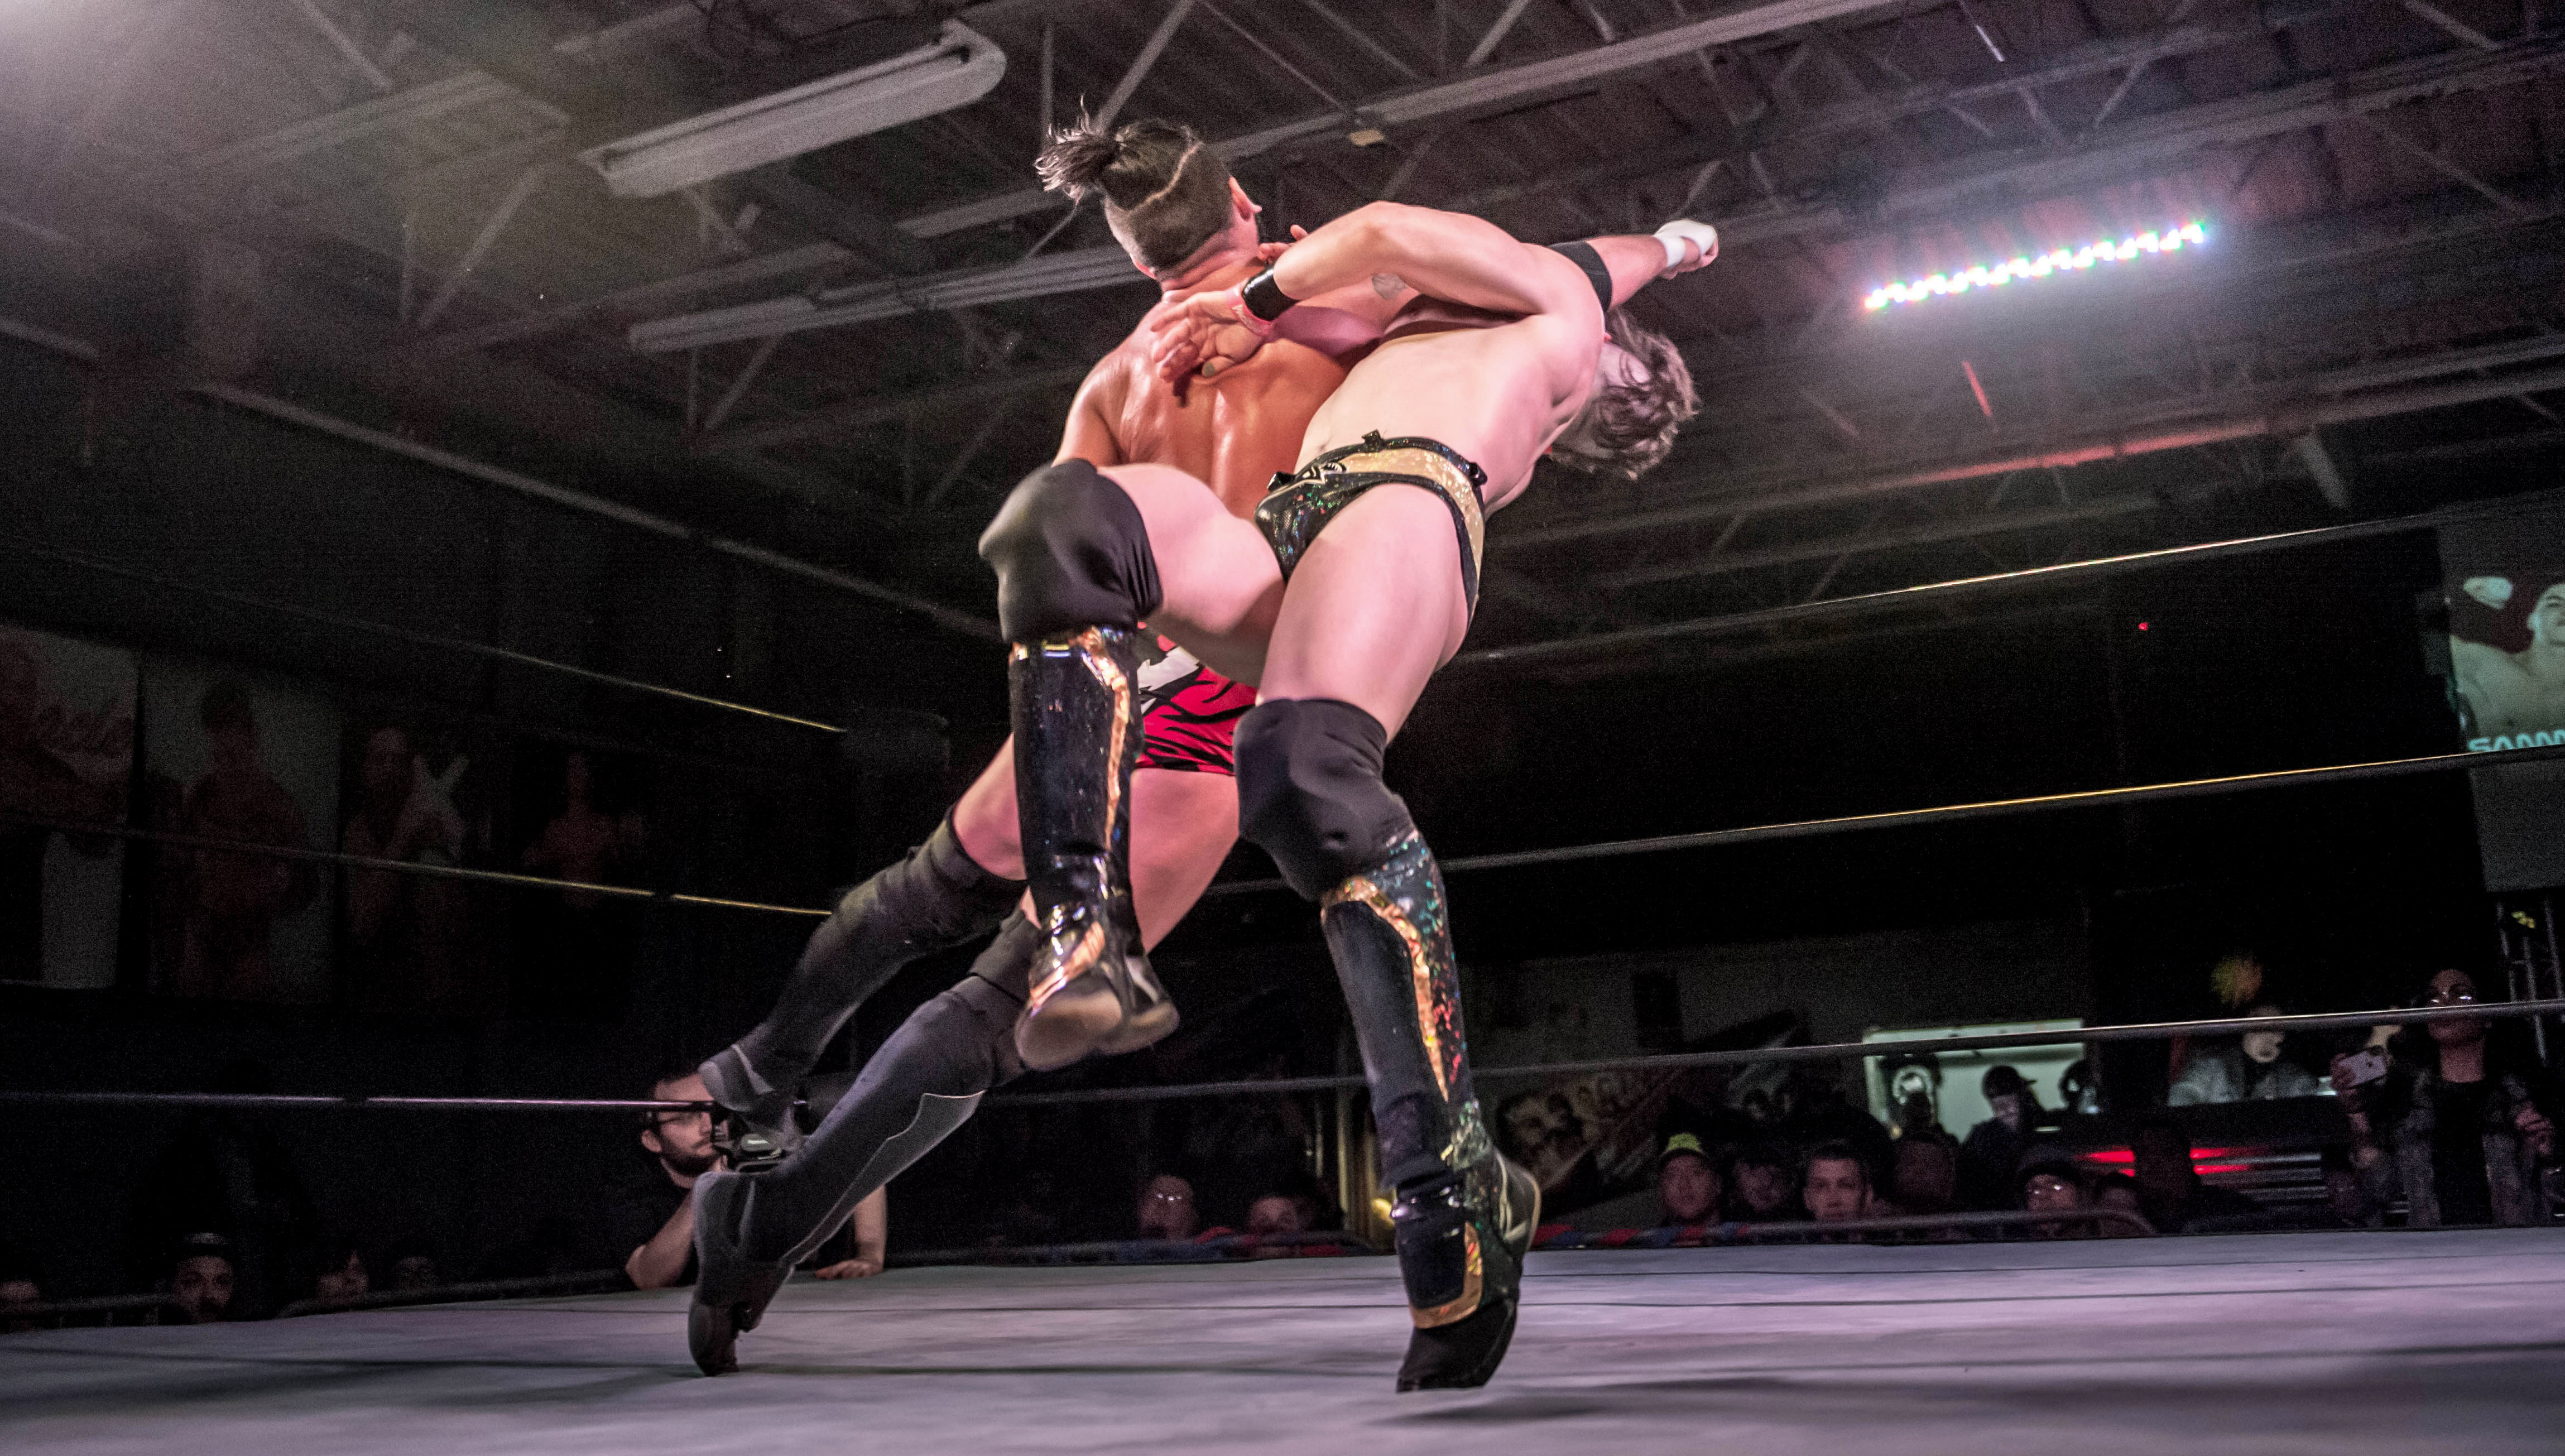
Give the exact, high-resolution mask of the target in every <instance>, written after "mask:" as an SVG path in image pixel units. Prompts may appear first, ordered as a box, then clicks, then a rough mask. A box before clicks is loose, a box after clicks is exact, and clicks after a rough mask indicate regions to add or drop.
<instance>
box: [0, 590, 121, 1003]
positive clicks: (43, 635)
mask: <svg viewBox="0 0 2565 1456" xmlns="http://www.w3.org/2000/svg"><path fill="white" fill-rule="evenodd" d="M134 688H135V671H134V662H133V656H132V654H131V653H129V652H121V651H117V649H115V648H112V647H102V646H99V645H97V644H95V643H91V642H83V641H76V640H74V639H72V638H70V637H59V636H55V635H53V634H51V633H49V632H40V631H33V630H30V629H28V628H25V627H17V626H9V625H6V624H0V981H14V982H21V983H36V984H41V985H45V986H53V987H61V988H65V989H83V988H95V987H104V986H112V985H114V984H116V956H117V921H118V907H119V905H120V904H121V901H122V888H123V882H124V855H125V847H124V844H123V842H122V841H120V840H117V839H115V838H112V837H108V836H100V835H80V834H71V833H65V832H63V831H60V830H53V829H47V828H43V827H41V826H38V825H31V824H26V823H11V822H8V819H7V817H8V816H18V817H20V818H21V819H24V820H44V821H50V822H52V823H55V824H110V825H121V824H123V823H124V822H125V812H126V800H127V796H128V794H129V792H130V788H131V784H132V778H133V705H134Z"/></svg>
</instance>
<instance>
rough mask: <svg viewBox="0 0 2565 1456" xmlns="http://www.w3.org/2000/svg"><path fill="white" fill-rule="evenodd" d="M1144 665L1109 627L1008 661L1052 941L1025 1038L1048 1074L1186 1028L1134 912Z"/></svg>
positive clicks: (1035, 868)
mask: <svg viewBox="0 0 2565 1456" xmlns="http://www.w3.org/2000/svg"><path fill="white" fill-rule="evenodd" d="M1139 668H1140V652H1139V633H1137V632H1136V631H1126V630H1124V629H1122V628H1119V627H1107V626H1095V627H1088V628H1086V629H1084V630H1083V631H1078V632H1070V633H1064V634H1061V635H1058V636H1051V637H1045V638H1043V639H1042V640H1040V641H1036V642H1031V643H1025V644H1021V645H1019V646H1018V647H1017V648H1016V650H1015V653H1014V655H1013V656H1012V657H1011V658H1010V660H1009V663H1008V685H1009V687H1010V689H1011V696H1012V698H1013V704H1012V706H1013V716H1014V727H1015V731H1016V810H1017V813H1018V815H1019V816H1020V817H1021V819H1022V821H1023V829H1024V847H1025V876H1026V878H1027V879H1028V880H1029V881H1030V882H1031V884H1032V887H1033V898H1034V910H1035V913H1036V914H1037V915H1039V916H1040V917H1041V918H1040V921H1039V928H1040V929H1041V931H1042V933H1043V941H1044V944H1043V948H1042V951H1041V954H1040V956H1039V958H1038V959H1037V960H1036V962H1035V966H1034V976H1033V986H1032V991H1031V994H1030V995H1029V996H1028V997H1027V999H1026V1002H1025V1015H1024V1019H1023V1022H1022V1024H1021V1025H1020V1026H1019V1027H1018V1029H1017V1033H1016V1042H1017V1049H1018V1051H1019V1052H1020V1053H1021V1054H1022V1055H1023V1057H1024V1059H1025V1063H1026V1065H1027V1066H1029V1067H1032V1068H1035V1069H1036V1070H1038V1071H1049V1069H1051V1068H1054V1067H1065V1066H1067V1065H1068V1064H1069V1063H1071V1062H1075V1061H1076V1060H1078V1059H1079V1058H1081V1057H1084V1056H1086V1055H1088V1054H1089V1053H1097V1052H1100V1053H1105V1054H1108V1055H1109V1054H1112V1053H1116V1052H1126V1051H1131V1050H1134V1049H1136V1048H1139V1047H1145V1046H1147V1045H1148V1044H1150V1043H1151V1042H1154V1041H1156V1040H1158V1039H1159V1038H1160V1037H1163V1036H1165V1035H1166V1034H1167V1033H1169V1032H1171V1031H1174V1030H1175V1027H1176V1007H1175V1003H1174V1002H1172V1001H1170V1000H1168V999H1167V996H1166V993H1165V991H1164V990H1162V989H1161V988H1160V987H1159V985H1158V980H1157V977H1156V976H1155V975H1154V974H1153V973H1151V971H1150V969H1149V960H1148V957H1147V955H1146V954H1144V953H1143V951H1142V949H1141V944H1140V920H1139V916H1138V914H1137V913H1136V912H1134V910H1133V909H1132V905H1131V774H1132V770H1133V767H1134V765H1136V764H1137V763H1138V761H1139V756H1140V713H1139V697H1140V674H1139Z"/></svg>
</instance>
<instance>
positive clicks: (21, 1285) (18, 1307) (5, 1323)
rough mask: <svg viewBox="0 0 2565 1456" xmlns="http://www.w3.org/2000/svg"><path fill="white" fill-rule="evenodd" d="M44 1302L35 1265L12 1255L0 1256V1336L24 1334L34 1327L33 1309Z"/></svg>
mask: <svg viewBox="0 0 2565 1456" xmlns="http://www.w3.org/2000/svg"><path fill="white" fill-rule="evenodd" d="M44 1302H45V1291H44V1288H43V1286H42V1285H40V1284H39V1283H38V1282H37V1279H36V1271H35V1267H34V1266H32V1265H29V1264H25V1263H22V1262H20V1261H19V1260H17V1259H15V1258H0V1335H24V1334H26V1333H27V1332H28V1331H30V1330H33V1329H35V1328H36V1320H35V1315H34V1313H33V1312H34V1310H35V1308H36V1307H37V1306H38V1305H41V1304H43V1303H44Z"/></svg>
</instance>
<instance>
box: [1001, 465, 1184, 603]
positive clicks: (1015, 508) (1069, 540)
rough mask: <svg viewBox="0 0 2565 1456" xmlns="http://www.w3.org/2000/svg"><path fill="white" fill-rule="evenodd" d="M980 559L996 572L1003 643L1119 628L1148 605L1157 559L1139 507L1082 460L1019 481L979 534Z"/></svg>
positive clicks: (1154, 596) (1155, 599)
mask: <svg viewBox="0 0 2565 1456" xmlns="http://www.w3.org/2000/svg"><path fill="white" fill-rule="evenodd" d="M980 559H981V560H982V561H985V562H987V563H988V564H989V565H990V566H992V567H994V568H996V569H997V573H998V625H999V626H1001V627H1002V628H1004V629H1005V631H1006V633H1007V639H1008V640H1009V641H1016V642H1031V641H1036V640H1039V639H1041V638H1043V637H1047V636H1049V635H1051V634H1053V633H1056V632H1069V631H1078V630H1081V629H1083V628H1085V627H1090V626H1114V627H1123V628H1126V629H1128V628H1131V627H1136V626H1138V625H1139V624H1140V619H1141V618H1142V617H1144V616H1147V615H1148V614H1149V613H1150V612H1152V611H1155V610H1157V609H1158V603H1159V601H1160V593H1159V589H1158V560H1157V558H1156V557H1154V556H1152V555H1151V554H1150V552H1149V530H1148V527H1147V526H1146V524H1144V523H1143V522H1142V521H1141V519H1140V508H1139V507H1138V506H1135V505H1133V504H1132V503H1131V497H1129V496H1128V495H1125V494H1123V491H1122V487H1120V486H1118V485H1115V484H1114V483H1113V482H1112V481H1110V480H1107V479H1106V478H1105V477H1104V475H1103V474H1102V473H1101V472H1100V471H1098V470H1097V469H1096V468H1095V467H1094V466H1092V465H1089V464H1087V463H1086V462H1085V461H1083V460H1062V461H1059V462H1058V463H1056V464H1052V465H1046V466H1044V467H1043V468H1042V469H1040V470H1037V471H1035V472H1034V473H1033V474H1031V475H1028V476H1026V477H1025V478H1024V480H1023V482H1022V483H1020V484H1018V485H1017V486H1016V488H1015V491H1014V493H1013V494H1011V495H1009V496H1008V497H1007V503H1006V504H1005V505H1003V506H1000V507H999V508H998V518H997V519H996V520H994V521H991V522H990V523H989V529H988V530H987V531H985V532H982V533H981V535H980Z"/></svg>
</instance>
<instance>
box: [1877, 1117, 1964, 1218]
mask: <svg viewBox="0 0 2565 1456" xmlns="http://www.w3.org/2000/svg"><path fill="white" fill-rule="evenodd" d="M1890 1169H1891V1177H1890V1181H1889V1185H1888V1188H1889V1201H1890V1202H1891V1203H1894V1204H1896V1205H1897V1211H1898V1212H1899V1213H1909V1214H1936V1213H1956V1212H1958V1211H1959V1207H1960V1144H1959V1139H1957V1138H1955V1137H1953V1136H1952V1135H1951V1134H1950V1133H1948V1132H1945V1131H1943V1130H1942V1129H1941V1128H1939V1127H1931V1128H1924V1129H1909V1130H1908V1132H1907V1133H1906V1135H1905V1136H1903V1137H1900V1138H1899V1139H1897V1151H1896V1154H1895V1160H1894V1161H1893V1162H1892V1163H1891V1164H1890Z"/></svg>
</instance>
